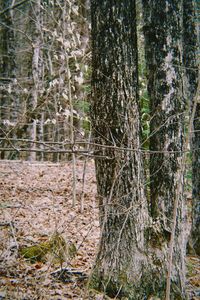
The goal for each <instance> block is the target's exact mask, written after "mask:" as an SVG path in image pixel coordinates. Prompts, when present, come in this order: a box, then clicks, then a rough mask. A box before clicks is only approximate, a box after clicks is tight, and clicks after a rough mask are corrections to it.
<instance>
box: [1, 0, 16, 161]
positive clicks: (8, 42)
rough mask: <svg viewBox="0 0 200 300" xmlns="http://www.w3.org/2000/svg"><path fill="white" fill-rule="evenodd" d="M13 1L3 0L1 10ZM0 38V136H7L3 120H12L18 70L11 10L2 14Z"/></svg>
mask: <svg viewBox="0 0 200 300" xmlns="http://www.w3.org/2000/svg"><path fill="white" fill-rule="evenodd" d="M11 2H12V1H10V0H1V1H0V11H3V10H4V9H6V8H7V7H9V6H10V5H11ZM0 40H1V44H0V122H1V123H0V137H5V133H6V131H7V128H6V126H5V125H4V123H3V122H5V121H12V113H13V111H12V109H14V101H13V99H12V96H11V91H12V85H13V79H14V78H15V71H16V65H15V51H14V50H15V49H14V45H15V40H14V30H13V20H12V16H11V13H10V10H8V11H6V12H5V13H3V14H1V15H0ZM6 143H7V142H3V141H1V147H2V148H3V147H6ZM7 157H8V156H7ZM0 158H1V159H3V158H6V156H5V152H4V151H1V154H0Z"/></svg>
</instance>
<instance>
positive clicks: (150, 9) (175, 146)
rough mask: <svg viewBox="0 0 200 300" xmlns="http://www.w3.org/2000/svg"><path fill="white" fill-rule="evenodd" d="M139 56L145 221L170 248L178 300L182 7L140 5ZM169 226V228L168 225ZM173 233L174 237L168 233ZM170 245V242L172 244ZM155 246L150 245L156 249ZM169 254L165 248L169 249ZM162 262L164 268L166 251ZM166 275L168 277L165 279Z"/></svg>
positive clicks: (147, 0)
mask: <svg viewBox="0 0 200 300" xmlns="http://www.w3.org/2000/svg"><path fill="white" fill-rule="evenodd" d="M143 9H144V22H145V25H144V35H145V52H146V61H147V69H148V93H149V97H150V114H151V118H150V119H151V122H150V205H151V216H152V218H153V220H154V222H156V223H157V224H158V227H159V232H160V235H161V236H162V238H163V241H162V249H164V247H166V249H167V248H168V247H169V243H168V242H169V241H170V244H171V245H172V246H173V245H174V247H173V248H172V250H173V261H172V262H173V268H172V272H171V271H169V266H167V264H165V268H166V269H168V272H170V273H171V275H172V277H171V279H172V280H171V281H172V283H173V284H172V291H171V292H172V294H171V297H172V298H170V299H174V298H173V297H175V299H178V296H176V295H174V293H176V291H175V289H174V290H173V286H174V283H175V285H176V288H177V289H179V292H180V294H179V296H180V297H181V299H184V285H185V283H184V281H185V279H184V256H185V242H184V239H185V237H184V235H183V223H182V221H184V217H185V214H184V198H183V176H184V166H183V163H184V159H183V152H182V151H183V149H184V147H183V146H184V138H183V135H184V113H185V107H186V105H185V99H184V93H183V66H182V53H183V50H182V22H183V17H182V16H183V11H182V10H183V3H182V1H180V0H175V1H164V0H143ZM174 222H175V223H174ZM173 228H176V230H175V236H174V237H173V235H174V232H173V230H174V229H173ZM173 239H174V240H173ZM157 243H158V244H159V243H160V240H159V239H157V240H156V241H155V246H156V244H157ZM169 249H170V247H169ZM167 251H168V252H169V256H168V261H169V263H170V260H171V259H170V255H171V253H170V251H171V250H167ZM168 275H169V273H168Z"/></svg>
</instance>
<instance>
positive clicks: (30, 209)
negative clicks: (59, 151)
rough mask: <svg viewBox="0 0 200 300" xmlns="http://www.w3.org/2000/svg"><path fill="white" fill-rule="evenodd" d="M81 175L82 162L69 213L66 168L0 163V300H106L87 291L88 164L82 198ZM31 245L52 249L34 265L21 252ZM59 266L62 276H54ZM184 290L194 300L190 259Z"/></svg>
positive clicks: (92, 232)
mask: <svg viewBox="0 0 200 300" xmlns="http://www.w3.org/2000/svg"><path fill="white" fill-rule="evenodd" d="M83 174H84V162H83V161H78V162H77V169H76V177H77V187H76V194H77V199H76V201H77V202H76V205H75V206H74V207H73V206H72V194H73V193H72V179H73V176H72V165H71V163H70V162H69V163H57V164H56V163H54V164H53V163H48V162H44V163H37V162H35V163H31V162H22V161H0V241H1V242H0V300H1V299H2V300H3V299H8V300H29V299H30V300H33V299H39V300H42V299H46V300H47V299H48V300H53V299H56V300H62V299H77V300H82V299H83V300H84V299H85V300H86V299H91V300H93V299H96V300H101V299H108V298H104V295H102V294H95V293H94V292H92V291H91V292H88V290H87V284H86V282H87V278H88V276H89V274H90V271H91V268H92V265H93V263H94V258H95V252H96V249H97V245H98V240H99V222H98V208H97V202H96V182H95V171H94V164H93V162H92V161H88V162H87V165H86V172H85V187H84V195H83ZM82 196H83V197H82ZM81 199H82V200H83V201H82V202H83V207H82V211H81ZM55 233H57V236H59V237H61V239H60V240H61V241H63V239H64V240H65V242H66V245H65V246H63V243H62V242H61V243H60V244H59V243H57V244H56V245H57V246H55V244H54V245H53V246H52V244H51V243H50V242H49V241H52V238H53V237H55ZM58 234H59V235H58ZM62 238H63V239H62ZM33 245H36V246H37V247H38V248H39V250H41V249H45V248H44V247H46V245H51V246H52V249H51V246H49V247H47V251H46V250H44V253H45V255H44V256H42V255H40V256H42V257H40V258H41V259H40V261H38V260H37V259H34V258H33V257H32V259H31V260H30V259H28V258H25V257H27V256H26V255H25V254H24V253H26V252H24V251H23V249H26V250H27V251H28V250H30V249H32V250H33V247H32V246H33ZM73 245H75V247H76V250H77V252H76V253H75V251H74V247H71V246H73ZM26 247H32V248H26ZM56 247H57V248H56ZM59 247H60V249H59ZM38 248H37V249H38ZM63 248H64V250H63ZM34 249H35V248H34ZM70 249H71V250H70ZM72 249H73V251H72ZM70 251H71V252H70ZM72 252H73V253H72ZM34 253H35V252H34ZM63 253H65V254H63ZM40 254H41V253H40ZM42 254H43V253H42ZM73 254H74V255H73ZM64 260H65V262H63V261H64ZM61 264H62V268H63V270H65V271H66V273H64V272H63V273H59V270H60V265H61ZM57 270H58V271H57ZM187 289H188V293H189V295H190V296H189V299H195V300H197V299H200V265H199V258H197V257H195V256H190V257H188V258H187Z"/></svg>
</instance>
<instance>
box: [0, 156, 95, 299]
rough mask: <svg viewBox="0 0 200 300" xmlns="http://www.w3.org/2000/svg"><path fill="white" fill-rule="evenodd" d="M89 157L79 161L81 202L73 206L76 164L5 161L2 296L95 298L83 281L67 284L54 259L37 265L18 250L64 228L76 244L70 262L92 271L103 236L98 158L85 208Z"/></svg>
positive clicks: (0, 202) (0, 170) (0, 171)
mask: <svg viewBox="0 0 200 300" xmlns="http://www.w3.org/2000/svg"><path fill="white" fill-rule="evenodd" d="M83 164H84V162H83V161H78V162H77V172H76V177H77V205H76V206H75V207H72V204H71V203H72V166H71V163H70V162H69V163H60V164H50V163H30V162H20V161H18V162H14V161H1V162H0V210H1V215H0V229H1V231H0V240H1V244H0V299H13V300H14V299H17V300H19V299H20V300H21V299H26V300H28V299H31V300H32V299H57V300H58V299H79V300H80V299H89V298H88V297H89V296H88V294H87V290H86V288H85V286H84V284H83V283H79V282H76V281H74V282H72V283H68V284H64V283H62V282H59V281H58V280H56V279H54V278H53V277H52V276H51V272H52V271H55V270H56V269H57V268H59V265H56V264H55V263H54V262H53V261H51V260H49V261H47V262H45V263H41V262H37V263H34V264H31V263H30V262H29V261H26V260H25V259H24V258H22V257H20V256H19V254H18V253H19V252H18V249H19V248H20V247H23V246H31V245H35V244H38V243H41V242H43V241H46V240H48V239H49V237H51V236H52V235H53V233H54V232H59V233H60V234H62V236H63V237H64V238H65V240H66V241H70V242H73V243H75V244H76V247H77V249H78V253H77V255H76V257H75V258H74V259H73V260H71V261H68V262H66V263H64V266H66V267H71V268H76V269H78V270H82V271H84V272H85V273H86V274H89V272H90V269H91V267H92V264H93V261H94V257H95V249H96V247H97V243H98V238H99V223H98V210H97V208H96V206H97V205H96V202H95V195H96V183H95V179H94V178H95V176H94V164H93V162H91V161H89V162H87V168H86V184H85V194H84V211H83V212H82V213H81V212H80V197H81V193H82V185H83V182H82V178H83Z"/></svg>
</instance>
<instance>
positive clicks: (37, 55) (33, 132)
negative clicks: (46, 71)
mask: <svg viewBox="0 0 200 300" xmlns="http://www.w3.org/2000/svg"><path fill="white" fill-rule="evenodd" d="M40 5H41V3H40V0H37V1H36V2H35V4H34V5H33V6H32V16H31V17H32V22H33V32H32V34H33V43H32V47H33V50H32V51H33V55H32V77H33V86H32V95H31V99H30V103H29V105H30V107H29V109H32V110H34V109H35V108H36V106H37V104H38V98H39V94H40V86H41V85H40V79H41V49H40V48H41V7H40ZM30 139H31V140H32V141H36V139H37V120H36V117H35V116H34V117H33V118H32V126H31V127H30ZM34 148H35V144H34V143H32V145H31V149H32V150H34ZM29 160H36V152H30V154H29Z"/></svg>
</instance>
